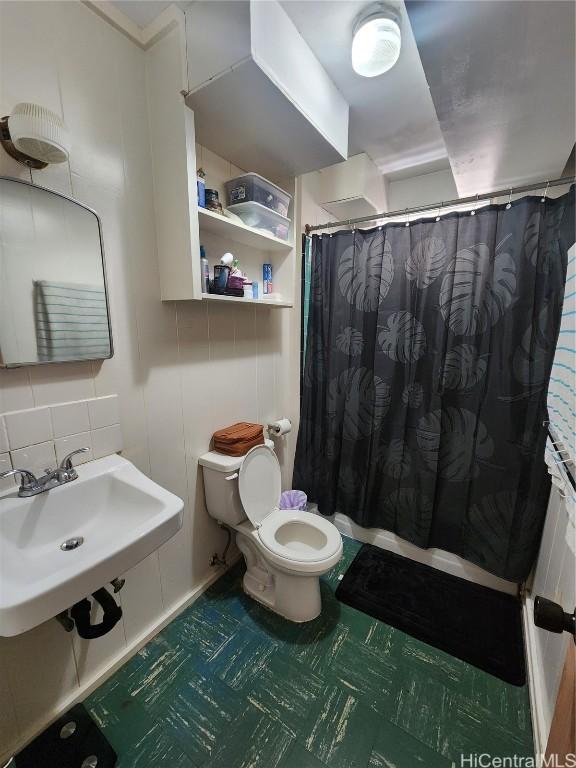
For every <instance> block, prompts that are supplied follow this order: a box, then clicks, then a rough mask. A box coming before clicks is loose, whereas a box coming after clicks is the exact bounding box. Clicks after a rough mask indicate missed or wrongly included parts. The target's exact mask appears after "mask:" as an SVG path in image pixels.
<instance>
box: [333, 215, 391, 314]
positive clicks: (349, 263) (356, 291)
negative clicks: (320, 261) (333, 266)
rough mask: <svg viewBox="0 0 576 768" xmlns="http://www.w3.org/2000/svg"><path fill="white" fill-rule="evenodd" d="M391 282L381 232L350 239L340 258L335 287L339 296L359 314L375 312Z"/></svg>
mask: <svg viewBox="0 0 576 768" xmlns="http://www.w3.org/2000/svg"><path fill="white" fill-rule="evenodd" d="M393 278H394V262H393V260H392V247H391V245H390V243H389V242H388V240H386V239H385V235H384V231H383V230H376V232H375V233H374V234H373V235H372V236H370V237H362V236H359V237H358V239H356V238H354V242H353V243H352V244H351V245H349V246H348V247H347V248H346V250H345V251H344V253H343V254H342V256H341V257H340V261H339V264H338V283H339V285H340V290H341V292H342V295H343V296H344V297H345V298H346V300H347V301H348V303H350V304H353V305H354V306H355V307H356V308H357V309H360V310H362V311H363V312H374V311H375V310H377V309H378V306H379V305H380V303H381V302H382V301H383V300H384V298H385V297H386V295H387V294H388V291H389V289H390V285H391V284H392V279H393Z"/></svg>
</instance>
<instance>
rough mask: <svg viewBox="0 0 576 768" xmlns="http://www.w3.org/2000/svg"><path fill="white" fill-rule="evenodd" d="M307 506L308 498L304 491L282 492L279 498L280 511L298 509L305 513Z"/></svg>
mask: <svg viewBox="0 0 576 768" xmlns="http://www.w3.org/2000/svg"><path fill="white" fill-rule="evenodd" d="M307 504H308V496H306V494H305V493H304V491H284V493H283V494H282V495H281V496H280V509H299V510H300V511H301V512H305V511H306V505H307Z"/></svg>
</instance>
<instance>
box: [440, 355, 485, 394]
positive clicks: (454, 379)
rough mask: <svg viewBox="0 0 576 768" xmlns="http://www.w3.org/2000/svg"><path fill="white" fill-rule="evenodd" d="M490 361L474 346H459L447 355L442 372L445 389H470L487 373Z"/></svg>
mask: <svg viewBox="0 0 576 768" xmlns="http://www.w3.org/2000/svg"><path fill="white" fill-rule="evenodd" d="M487 366H488V361H487V360H486V358H485V357H481V356H479V355H478V351H477V349H476V347H474V346H473V345H472V344H458V345H457V346H455V347H452V349H450V350H448V352H447V353H446V358H445V360H444V369H443V371H442V387H443V388H444V389H469V388H470V387H474V386H476V384H478V382H479V381H480V379H481V378H482V377H483V376H484V374H485V373H486V368H487Z"/></svg>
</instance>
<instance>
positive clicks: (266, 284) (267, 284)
mask: <svg viewBox="0 0 576 768" xmlns="http://www.w3.org/2000/svg"><path fill="white" fill-rule="evenodd" d="M272 290H273V289H272V264H263V265H262V293H264V294H266V293H272Z"/></svg>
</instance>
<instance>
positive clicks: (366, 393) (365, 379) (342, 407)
mask: <svg viewBox="0 0 576 768" xmlns="http://www.w3.org/2000/svg"><path fill="white" fill-rule="evenodd" d="M389 407H390V387H389V385H388V384H387V383H386V382H385V381H382V379H380V378H379V377H378V376H374V374H373V373H372V371H370V370H369V369H368V368H349V369H347V370H345V371H343V372H342V373H341V374H340V376H337V377H336V378H335V379H332V381H331V382H330V384H329V385H328V402H327V413H328V416H329V418H330V419H333V424H335V425H340V424H341V425H342V434H343V437H344V439H345V440H359V439H360V438H362V437H367V436H368V435H371V434H372V433H373V432H376V431H377V430H378V429H379V428H380V424H381V423H382V420H383V418H384V416H386V413H387V412H388V408H389Z"/></svg>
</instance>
